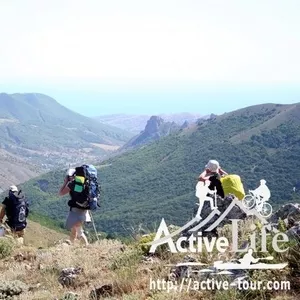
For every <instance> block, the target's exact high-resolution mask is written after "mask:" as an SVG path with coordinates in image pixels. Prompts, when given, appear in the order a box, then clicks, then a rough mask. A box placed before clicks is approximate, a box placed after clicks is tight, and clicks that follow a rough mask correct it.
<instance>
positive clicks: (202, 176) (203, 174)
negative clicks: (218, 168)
mask: <svg viewBox="0 0 300 300" xmlns="http://www.w3.org/2000/svg"><path fill="white" fill-rule="evenodd" d="M210 176H211V175H207V173H206V170H205V171H203V172H202V173H201V174H200V175H199V177H198V181H203V182H205V181H206V180H209V178H210Z"/></svg>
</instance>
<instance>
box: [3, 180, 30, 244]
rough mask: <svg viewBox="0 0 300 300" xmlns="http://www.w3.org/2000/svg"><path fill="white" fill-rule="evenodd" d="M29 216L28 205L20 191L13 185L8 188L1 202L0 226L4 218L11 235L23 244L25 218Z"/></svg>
mask: <svg viewBox="0 0 300 300" xmlns="http://www.w3.org/2000/svg"><path fill="white" fill-rule="evenodd" d="M28 214H29V205H28V202H27V200H26V198H25V195H24V194H23V193H22V191H21V190H20V191H19V190H18V188H17V187H16V186H15V185H12V186H11V187H10V188H9V192H8V197H6V198H5V199H4V201H3V202H2V209H1V211H0V224H2V223H3V219H4V217H5V216H6V221H5V223H6V224H7V225H8V226H9V228H10V229H11V232H12V233H13V235H14V236H15V237H17V238H19V241H20V242H21V243H23V238H24V233H25V228H26V227H27V217H28Z"/></svg>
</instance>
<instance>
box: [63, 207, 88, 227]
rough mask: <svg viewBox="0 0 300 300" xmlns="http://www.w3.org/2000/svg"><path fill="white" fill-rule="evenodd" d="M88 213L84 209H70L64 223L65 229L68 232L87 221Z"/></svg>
mask: <svg viewBox="0 0 300 300" xmlns="http://www.w3.org/2000/svg"><path fill="white" fill-rule="evenodd" d="M87 214H88V211H87V210H85V209H79V208H76V207H72V208H71V210H70V211H69V215H68V218H67V222H66V227H67V229H68V230H71V229H72V228H73V227H74V225H76V224H78V223H81V225H82V224H83V223H84V222H86V221H87Z"/></svg>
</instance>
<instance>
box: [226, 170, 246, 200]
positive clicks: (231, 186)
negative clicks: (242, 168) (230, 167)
mask: <svg viewBox="0 0 300 300" xmlns="http://www.w3.org/2000/svg"><path fill="white" fill-rule="evenodd" d="M221 183H222V187H223V190H224V194H225V196H227V195H229V194H233V195H235V196H236V197H237V198H238V199H239V200H243V198H244V197H245V190H244V186H243V183H242V180H241V177H240V176H239V175H226V176H224V177H222V178H221Z"/></svg>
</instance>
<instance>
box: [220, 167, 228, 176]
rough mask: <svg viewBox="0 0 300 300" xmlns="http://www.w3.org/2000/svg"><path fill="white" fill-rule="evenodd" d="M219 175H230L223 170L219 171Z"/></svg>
mask: <svg viewBox="0 0 300 300" xmlns="http://www.w3.org/2000/svg"><path fill="white" fill-rule="evenodd" d="M219 173H220V175H228V173H227V172H225V171H224V170H223V169H221V168H220V169H219Z"/></svg>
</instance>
